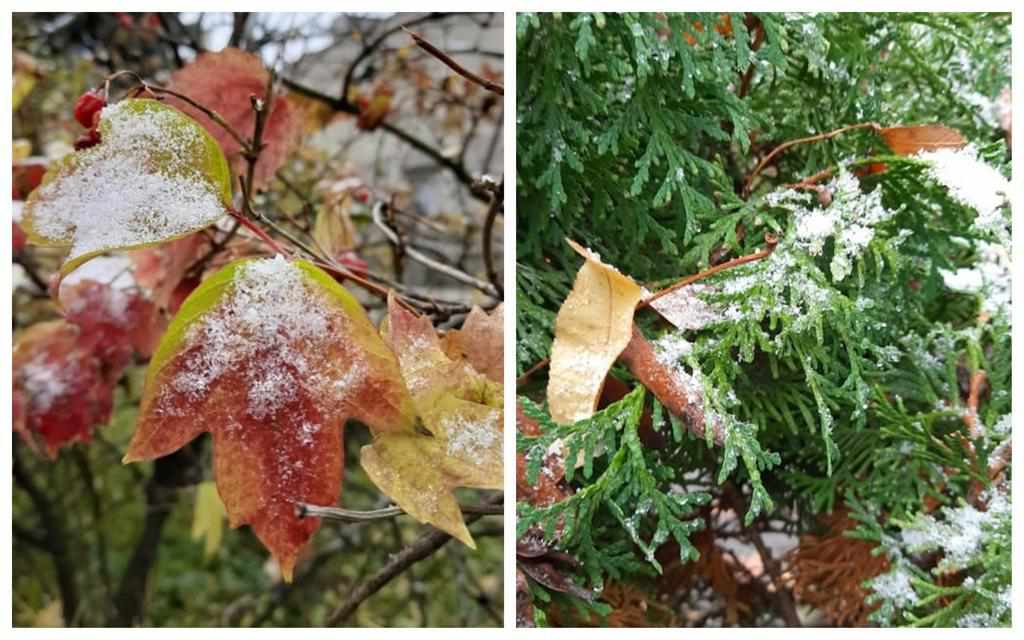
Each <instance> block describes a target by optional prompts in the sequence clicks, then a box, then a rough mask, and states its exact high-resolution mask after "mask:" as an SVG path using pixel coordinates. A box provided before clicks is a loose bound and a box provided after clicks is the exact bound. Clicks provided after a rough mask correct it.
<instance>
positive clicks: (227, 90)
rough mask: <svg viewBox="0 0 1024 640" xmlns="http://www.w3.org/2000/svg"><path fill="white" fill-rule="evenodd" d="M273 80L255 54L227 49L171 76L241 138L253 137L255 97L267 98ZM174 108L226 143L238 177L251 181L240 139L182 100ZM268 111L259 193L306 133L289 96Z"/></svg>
mask: <svg viewBox="0 0 1024 640" xmlns="http://www.w3.org/2000/svg"><path fill="white" fill-rule="evenodd" d="M269 77H270V76H269V72H268V71H267V70H266V68H264V66H263V63H262V62H261V61H260V59H259V57H258V56H256V55H255V54H252V53H249V52H247V51H242V50H240V49H224V50H222V51H218V52H216V53H203V54H200V55H199V57H197V58H196V59H195V60H194V61H193V62H191V63H190V64H188V65H186V66H184V67H183V68H181V69H179V70H178V71H175V72H174V73H173V74H172V75H171V86H173V87H174V89H175V90H176V91H179V92H181V93H183V94H185V95H187V96H188V97H189V98H191V99H193V100H195V101H196V102H198V103H199V104H201V105H203V106H205V107H208V108H209V109H211V110H213V111H215V112H217V114H218V115H220V116H221V117H222V118H223V119H224V121H225V122H227V123H228V124H229V125H231V126H232V127H233V128H234V129H235V131H237V132H238V134H239V135H241V136H243V137H249V136H251V135H252V133H253V127H254V124H255V122H256V116H255V113H254V111H253V108H252V103H251V102H250V96H256V97H257V98H263V96H264V94H265V93H266V89H267V81H268V80H269ZM168 102H169V103H171V104H173V105H174V106H175V107H177V108H178V109H181V110H182V111H184V112H185V113H187V114H188V115H190V116H192V118H194V119H195V120H196V121H198V122H199V123H200V124H201V125H203V126H204V127H205V128H206V130H207V131H209V132H210V135H212V136H213V137H214V138H215V139H216V140H217V142H218V143H220V147H221V149H222V150H223V151H224V155H225V156H226V157H227V159H228V161H229V162H230V163H231V166H232V168H233V169H234V173H235V175H245V166H246V165H245V158H243V157H242V149H241V146H240V145H239V143H238V141H237V140H235V138H234V137H232V136H231V135H230V134H229V133H228V132H227V131H225V130H224V129H223V128H222V127H221V126H220V125H218V124H217V123H215V122H213V121H212V120H210V119H209V118H208V117H207V116H206V115H204V114H203V113H202V112H200V111H199V110H197V109H195V108H194V107H192V106H190V105H188V104H187V103H185V102H183V101H181V100H178V99H176V98H169V99H168ZM264 108H265V109H268V110H269V112H270V115H269V116H268V117H267V121H266V124H265V126H264V129H263V143H264V145H265V146H264V148H263V149H262V151H261V152H260V159H259V163H258V164H257V165H256V173H255V175H254V176H253V184H254V186H255V187H256V188H259V187H261V186H264V185H266V184H267V183H268V182H269V181H270V179H271V178H273V177H274V172H275V171H277V170H278V169H279V168H280V167H281V165H283V164H284V162H285V160H286V159H287V158H288V155H289V154H290V153H291V152H292V149H293V147H294V146H295V143H296V142H297V140H298V136H299V135H300V132H301V128H302V122H301V118H300V117H299V114H298V113H297V112H296V110H295V107H294V106H293V105H292V104H291V103H290V102H289V101H288V100H287V99H286V98H285V96H284V95H283V94H279V95H275V97H274V99H273V100H272V101H271V103H270V104H268V105H265V107H264Z"/></svg>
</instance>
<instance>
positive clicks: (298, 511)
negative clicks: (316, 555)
mask: <svg viewBox="0 0 1024 640" xmlns="http://www.w3.org/2000/svg"><path fill="white" fill-rule="evenodd" d="M459 509H460V510H462V513H464V514H467V515H481V516H495V515H502V514H503V513H504V507H503V506H502V505H500V504H479V505H478V504H460V505H459ZM404 514H405V510H404V509H402V508H401V507H385V508H383V509H370V510H368V511H357V510H354V509H340V508H338V507H318V506H316V505H312V504H306V503H304V502H298V503H296V504H295V515H296V516H297V517H299V518H305V517H314V518H324V519H325V520H336V521H338V522H369V521H372V520H385V519H388V518H394V517H397V516H400V515H404Z"/></svg>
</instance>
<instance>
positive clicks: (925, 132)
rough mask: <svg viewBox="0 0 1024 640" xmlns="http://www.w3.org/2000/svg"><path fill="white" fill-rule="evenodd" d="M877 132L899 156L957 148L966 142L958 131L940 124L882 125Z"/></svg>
mask: <svg viewBox="0 0 1024 640" xmlns="http://www.w3.org/2000/svg"><path fill="white" fill-rule="evenodd" d="M878 133H879V135H881V136H882V139H883V140H885V144H886V145H888V146H889V148H890V149H892V152H893V153H895V154H897V155H901V156H911V155H914V154H915V153H918V152H920V151H934V150H936V149H947V148H953V149H959V148H960V147H962V146H964V145H966V144H967V141H966V140H964V137H963V136H962V135H960V132H959V131H957V130H956V129H950V128H949V127H946V126H943V125H941V124H922V125H917V126H910V127H883V128H882V129H880V130H879V132H878Z"/></svg>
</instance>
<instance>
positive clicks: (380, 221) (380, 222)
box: [373, 201, 501, 300]
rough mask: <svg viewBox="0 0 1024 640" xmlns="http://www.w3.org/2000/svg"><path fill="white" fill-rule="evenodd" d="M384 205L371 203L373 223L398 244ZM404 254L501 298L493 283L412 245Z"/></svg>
mask: <svg viewBox="0 0 1024 640" xmlns="http://www.w3.org/2000/svg"><path fill="white" fill-rule="evenodd" d="M385 206H387V205H386V204H385V203H383V202H380V201H378V202H377V203H376V204H374V205H373V223H374V224H375V225H377V228H378V229H380V230H381V231H382V232H383V233H384V235H385V236H386V237H387V238H388V240H390V241H391V242H392V243H393V244H398V242H399V239H398V235H397V234H396V233H395V231H394V229H391V228H390V227H388V225H387V223H386V222H385V221H384V211H383V210H384V207H385ZM406 255H407V256H409V257H410V258H412V259H413V260H415V261H416V262H419V263H420V264H422V265H423V266H425V267H428V268H430V269H433V270H434V271H437V272H439V273H443V274H444V275H446V276H448V277H449V278H451V279H453V280H458V281H459V282H461V283H462V284H466V285H469V286H471V287H474V288H476V289H479V290H480V291H482V292H484V293H486V294H487V295H489V296H491V297H492V298H495V299H496V300H500V299H501V293H500V292H499V291H498V290H497V289H495V287H494V285H492V284H491V283H490V282H484V281H483V280H480V279H479V278H474V277H473V276H471V275H469V274H468V273H466V272H464V271H459V270H458V269H456V268H454V267H451V266H449V265H446V264H444V263H442V262H438V261H437V260H434V259H433V258H431V257H428V256H426V255H424V254H422V253H420V252H419V251H418V250H416V249H414V248H412V247H407V248H406Z"/></svg>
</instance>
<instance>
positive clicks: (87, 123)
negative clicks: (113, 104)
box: [75, 91, 107, 129]
mask: <svg viewBox="0 0 1024 640" xmlns="http://www.w3.org/2000/svg"><path fill="white" fill-rule="evenodd" d="M105 106H107V100H106V99H105V98H104V97H103V96H101V95H100V94H99V93H97V92H95V91H86V92H85V93H83V94H82V95H81V96H79V97H78V102H76V103H75V120H78V124H80V125H82V126H83V127H85V128H86V129H88V128H89V127H92V126H93V121H94V120H95V118H96V116H97V114H98V113H99V112H100V111H101V110H102V109H103V107H105Z"/></svg>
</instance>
